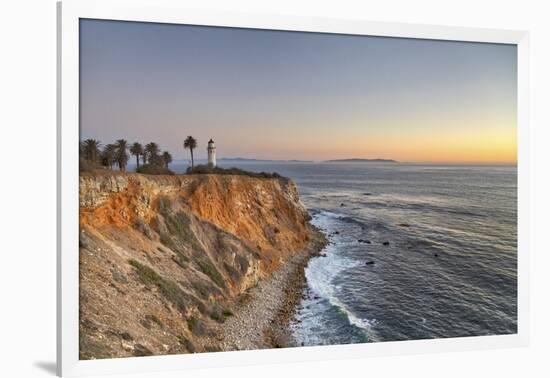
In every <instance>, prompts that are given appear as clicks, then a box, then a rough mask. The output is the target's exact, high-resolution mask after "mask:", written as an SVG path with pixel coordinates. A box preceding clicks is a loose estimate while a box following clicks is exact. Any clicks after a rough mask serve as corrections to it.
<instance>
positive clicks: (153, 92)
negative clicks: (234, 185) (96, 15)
mask: <svg viewBox="0 0 550 378" xmlns="http://www.w3.org/2000/svg"><path fill="white" fill-rule="evenodd" d="M516 62H517V56H516V47H515V46H513V45H499V44H485V43H468V42H449V41H432V40H417V39H403V38H386V37H368V36H350V35H335V34H323V33H303V32H281V31H266V30H252V29H236V28H215V27H201V26H187V25H171V24H156V23H137V22H121V21H101V20H81V23H80V93H81V100H80V104H81V109H80V111H81V125H80V127H81V137H82V139H85V138H96V139H99V140H101V141H102V142H103V143H104V144H106V143H110V142H112V141H114V140H115V139H119V138H124V139H127V140H129V141H130V142H134V141H140V142H143V143H147V142H149V141H155V142H157V143H159V144H160V145H161V147H162V148H163V149H167V150H169V151H170V152H172V154H173V155H174V157H175V158H183V157H184V156H185V157H187V152H185V151H184V150H183V148H182V146H181V145H182V141H183V139H184V138H185V137H186V136H187V135H193V136H194V137H195V138H197V139H198V140H199V145H200V148H199V149H198V151H197V155H198V156H199V157H203V156H205V154H206V142H207V141H208V140H209V139H210V138H213V139H214V140H215V141H216V144H217V146H218V155H219V156H243V157H254V158H272V159H273V158H274V159H313V160H318V159H319V160H320V159H330V158H348V157H363V158H377V157H380V158H393V159H397V160H401V161H439V162H450V161H453V162H466V161H467V162H515V160H516V96H517V94H516V93H517V91H516V86H517V83H516V76H517V74H516V71H517V63H516ZM202 147H204V148H202Z"/></svg>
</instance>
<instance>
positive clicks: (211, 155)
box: [206, 139, 216, 168]
mask: <svg viewBox="0 0 550 378" xmlns="http://www.w3.org/2000/svg"><path fill="white" fill-rule="evenodd" d="M206 151H207V152H208V166H209V167H212V168H214V167H215V166H216V146H215V145H214V141H213V140H212V139H210V140H209V141H208V148H207V149H206Z"/></svg>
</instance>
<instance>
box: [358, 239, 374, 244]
mask: <svg viewBox="0 0 550 378" xmlns="http://www.w3.org/2000/svg"><path fill="white" fill-rule="evenodd" d="M357 241H358V242H359V243H365V244H371V241H370V240H368V239H359V240H357Z"/></svg>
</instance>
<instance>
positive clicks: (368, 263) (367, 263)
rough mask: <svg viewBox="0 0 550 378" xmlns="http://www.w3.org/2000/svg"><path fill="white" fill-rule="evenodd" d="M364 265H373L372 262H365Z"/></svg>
mask: <svg viewBox="0 0 550 378" xmlns="http://www.w3.org/2000/svg"><path fill="white" fill-rule="evenodd" d="M365 265H374V261H367V262H366V263H365Z"/></svg>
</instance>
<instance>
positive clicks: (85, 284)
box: [80, 172, 310, 359]
mask: <svg viewBox="0 0 550 378" xmlns="http://www.w3.org/2000/svg"><path fill="white" fill-rule="evenodd" d="M308 219H309V216H308V214H307V211H306V209H305V208H304V206H303V205H302V203H301V202H300V200H299V198H298V193H297V190H296V187H295V185H294V184H293V183H292V182H291V181H290V180H287V179H265V178H252V177H248V176H231V175H176V176H146V175H139V174H115V173H104V172H98V173H94V174H81V176H80V357H81V358H82V359H89V358H107V357H124V356H141V355H150V354H170V353H187V352H199V351H211V350H217V345H216V335H215V334H213V333H212V331H211V329H212V328H214V327H213V326H214V325H215V324H216V323H220V322H223V321H224V319H225V318H226V317H228V316H231V308H232V307H233V306H234V305H235V302H236V301H237V300H239V298H240V297H242V296H241V294H242V293H244V292H245V291H246V290H247V289H248V288H250V287H252V286H254V285H255V284H256V283H257V282H258V280H259V279H261V278H262V277H264V276H267V275H270V274H271V273H272V272H273V271H275V270H276V269H277V268H278V267H279V266H280V265H281V264H282V263H283V262H284V261H285V260H287V259H288V258H289V257H291V256H292V255H293V254H295V253H297V252H298V251H300V250H301V249H303V248H304V247H305V246H306V244H307V243H308V239H309V227H310V226H309V224H308Z"/></svg>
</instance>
